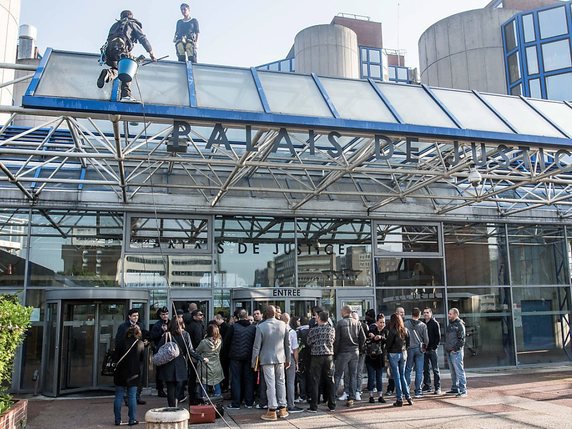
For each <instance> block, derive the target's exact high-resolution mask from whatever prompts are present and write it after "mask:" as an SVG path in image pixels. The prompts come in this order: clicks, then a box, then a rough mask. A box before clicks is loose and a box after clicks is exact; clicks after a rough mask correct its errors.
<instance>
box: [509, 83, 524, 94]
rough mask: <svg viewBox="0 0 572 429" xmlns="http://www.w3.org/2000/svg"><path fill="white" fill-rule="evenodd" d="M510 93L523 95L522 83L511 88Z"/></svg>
mask: <svg viewBox="0 0 572 429" xmlns="http://www.w3.org/2000/svg"><path fill="white" fill-rule="evenodd" d="M510 95H522V85H521V84H520V83H519V84H518V85H516V86H513V87H512V88H511V89H510Z"/></svg>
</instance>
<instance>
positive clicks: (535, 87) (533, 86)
mask: <svg viewBox="0 0 572 429" xmlns="http://www.w3.org/2000/svg"><path fill="white" fill-rule="evenodd" d="M528 87H529V89H530V96H531V97H533V98H542V90H541V88H540V79H531V80H529V81H528Z"/></svg>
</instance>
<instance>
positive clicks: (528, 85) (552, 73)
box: [502, 2, 572, 101]
mask: <svg viewBox="0 0 572 429" xmlns="http://www.w3.org/2000/svg"><path fill="white" fill-rule="evenodd" d="M563 3H564V4H562V5H555V6H550V7H546V8H542V9H536V10H533V11H527V12H525V13H521V14H518V15H515V16H514V18H511V20H509V21H508V22H506V23H505V24H504V25H503V33H502V34H503V40H504V54H505V65H506V81H507V86H508V93H509V94H512V95H524V96H526V97H534V98H545V99H551V100H563V101H570V100H572V90H571V89H570V83H571V79H570V75H571V72H572V57H571V50H570V38H571V36H572V32H571V29H572V23H571V20H572V12H571V9H570V7H571V5H570V2H563Z"/></svg>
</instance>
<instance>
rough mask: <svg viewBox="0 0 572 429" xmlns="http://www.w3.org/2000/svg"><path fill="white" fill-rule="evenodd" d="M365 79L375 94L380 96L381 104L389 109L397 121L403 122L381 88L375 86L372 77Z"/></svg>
mask: <svg viewBox="0 0 572 429" xmlns="http://www.w3.org/2000/svg"><path fill="white" fill-rule="evenodd" d="M367 81H368V82H369V84H370V85H371V87H372V88H373V90H374V91H375V93H376V94H377V96H378V97H379V98H381V101H383V104H385V106H386V107H387V108H388V109H389V111H390V112H391V114H392V115H393V117H394V118H395V120H396V121H397V122H399V123H400V124H404V123H405V121H404V120H403V118H402V117H401V115H400V114H399V113H397V110H395V108H394V107H393V104H391V103H390V102H389V100H388V99H387V97H386V96H385V95H384V94H383V92H381V89H379V86H377V84H376V83H375V81H374V80H373V79H372V78H368V79H367Z"/></svg>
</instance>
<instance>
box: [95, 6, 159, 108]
mask: <svg viewBox="0 0 572 429" xmlns="http://www.w3.org/2000/svg"><path fill="white" fill-rule="evenodd" d="M137 42H140V43H141V45H143V47H144V48H145V50H146V51H147V52H149V56H150V57H151V60H153V61H157V59H156V58H155V55H153V49H152V48H151V44H150V43H149V41H148V40H147V36H145V34H144V33H143V30H142V24H141V23H140V22H139V21H137V20H136V19H135V18H133V14H132V13H131V11H130V10H124V11H123V12H121V15H120V19H119V21H117V22H116V23H115V24H113V25H112V26H111V28H110V29H109V34H108V36H107V42H106V43H105V45H103V46H102V48H101V60H100V62H101V63H102V64H103V63H105V64H107V65H108V66H109V67H110V68H109V69H104V70H102V71H101V73H100V74H99V78H98V79H97V87H98V88H103V86H104V85H105V84H106V83H108V82H111V81H112V80H114V79H115V78H117V75H118V71H117V63H118V62H119V60H120V59H121V58H123V57H128V58H132V56H131V51H132V50H133V48H134V47H135V43H137ZM120 101H127V102H133V101H136V100H135V99H134V98H132V97H131V87H130V82H123V81H122V82H121V94H120Z"/></svg>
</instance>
